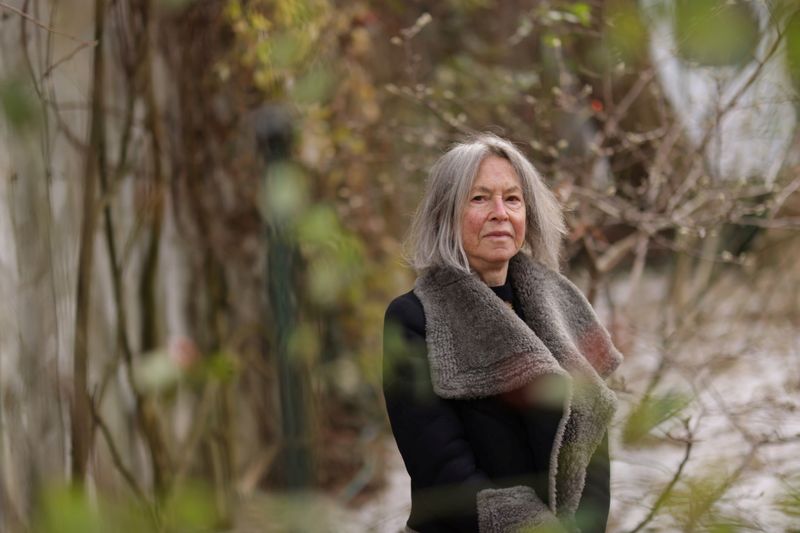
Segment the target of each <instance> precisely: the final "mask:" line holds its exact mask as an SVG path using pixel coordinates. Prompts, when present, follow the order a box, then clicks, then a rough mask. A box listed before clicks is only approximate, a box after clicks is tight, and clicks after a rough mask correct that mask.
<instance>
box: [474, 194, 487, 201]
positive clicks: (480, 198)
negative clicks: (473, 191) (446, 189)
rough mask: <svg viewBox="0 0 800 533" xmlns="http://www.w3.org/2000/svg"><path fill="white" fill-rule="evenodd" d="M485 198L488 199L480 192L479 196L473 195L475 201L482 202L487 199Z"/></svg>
mask: <svg viewBox="0 0 800 533" xmlns="http://www.w3.org/2000/svg"><path fill="white" fill-rule="evenodd" d="M485 199H486V197H485V196H483V195H482V194H479V195H477V196H473V197H472V201H473V202H482V201H483V200H485Z"/></svg>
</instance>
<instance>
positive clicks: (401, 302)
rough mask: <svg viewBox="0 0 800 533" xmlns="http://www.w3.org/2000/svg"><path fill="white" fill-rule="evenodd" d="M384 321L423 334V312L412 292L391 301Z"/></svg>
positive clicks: (420, 304)
mask: <svg viewBox="0 0 800 533" xmlns="http://www.w3.org/2000/svg"><path fill="white" fill-rule="evenodd" d="M384 321H385V322H386V323H388V322H395V323H397V324H400V325H401V326H403V327H404V328H406V329H410V330H412V331H414V332H416V333H419V334H421V335H424V334H425V310H424V309H423V307H422V302H420V300H419V298H417V295H416V294H414V291H413V290H411V291H408V292H407V293H405V294H401V295H400V296H398V297H397V298H395V299H394V300H392V301H391V303H390V304H389V307H388V308H387V309H386V315H385V316H384Z"/></svg>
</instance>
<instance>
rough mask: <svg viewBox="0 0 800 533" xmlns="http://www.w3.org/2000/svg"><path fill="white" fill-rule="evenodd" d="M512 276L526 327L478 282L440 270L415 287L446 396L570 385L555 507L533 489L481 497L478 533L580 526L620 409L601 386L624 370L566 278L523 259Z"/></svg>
mask: <svg viewBox="0 0 800 533" xmlns="http://www.w3.org/2000/svg"><path fill="white" fill-rule="evenodd" d="M508 276H509V278H510V281H511V286H512V288H513V290H514V294H515V296H516V299H517V301H518V302H519V305H520V306H521V309H520V310H521V312H522V315H523V316H524V317H525V322H523V321H522V320H521V319H520V318H519V316H517V314H516V313H515V312H514V311H513V310H512V309H509V308H508V307H507V306H506V305H505V304H504V303H503V301H502V300H500V298H497V297H496V295H495V294H494V293H493V292H492V290H491V289H490V288H489V287H488V286H487V285H486V284H485V283H483V282H482V281H481V280H480V279H479V278H478V277H477V276H476V275H474V274H472V275H471V274H467V273H465V272H461V271H458V270H456V269H453V268H449V267H435V268H431V269H428V270H426V271H425V272H423V273H422V275H420V277H419V278H418V279H417V282H416V284H415V287H414V293H415V294H416V295H417V297H418V298H419V299H420V301H421V302H422V305H423V308H424V310H425V320H426V341H427V345H428V359H429V361H430V369H431V381H432V383H433V388H434V391H435V392H436V394H437V395H439V396H440V397H442V398H448V399H468V398H481V397H486V396H493V395H497V394H502V393H505V392H509V391H512V390H515V389H518V388H520V387H522V386H524V385H526V384H530V383H531V382H533V381H534V380H537V379H539V378H543V377H547V376H558V377H560V378H562V379H563V381H564V382H565V383H566V384H567V394H566V397H565V399H564V407H563V413H564V414H563V417H562V419H561V422H560V424H559V426H558V431H557V433H556V439H555V442H554V443H553V452H552V456H551V458H550V472H549V489H548V490H549V507H548V506H546V505H544V504H543V503H542V502H541V500H539V499H538V497H536V494H535V493H534V492H533V490H532V489H531V488H530V487H526V486H518V487H511V488H506V489H486V490H482V491H480V492H479V493H478V501H477V507H478V516H479V525H480V530H481V531H482V532H491V533H501V532H506V531H515V530H517V529H520V528H526V527H536V526H539V525H543V524H552V525H557V524H558V523H559V519H560V523H561V524H562V525H568V524H570V523H571V522H572V521H573V519H574V514H575V511H576V510H577V508H578V504H579V503H580V499H581V494H582V492H583V487H584V483H585V478H586V467H587V466H588V464H589V459H590V458H591V457H592V455H593V454H594V452H595V450H596V448H597V446H598V445H599V444H600V442H601V440H602V438H603V435H604V433H605V431H606V428H607V426H608V424H609V422H610V421H611V418H612V416H613V414H614V410H615V408H616V398H615V396H614V393H613V392H612V391H611V390H610V389H609V388H608V387H607V386H606V384H605V382H604V378H605V377H607V376H608V375H609V374H610V373H611V372H613V371H614V369H615V368H616V367H617V366H618V365H619V364H620V363H621V361H622V355H621V354H620V353H619V351H617V349H616V348H615V347H614V345H613V344H612V342H611V338H610V336H609V334H608V332H607V331H606V330H605V328H604V327H603V326H602V325H601V324H600V322H599V321H598V319H597V316H596V315H595V313H594V311H593V310H592V308H591V306H590V304H589V302H588V301H587V300H586V298H585V297H584V296H583V294H581V292H580V291H579V290H578V289H577V287H575V285H573V284H572V282H570V281H569V280H568V279H567V278H565V277H564V276H562V275H561V274H559V273H558V272H555V271H554V270H551V269H549V268H547V267H546V266H544V265H543V264H541V263H539V262H537V261H535V260H533V259H532V258H531V257H530V256H528V255H526V254H524V253H519V254H517V255H516V256H515V257H514V258H512V259H511V262H510V264H509V269H508ZM556 517H558V518H556Z"/></svg>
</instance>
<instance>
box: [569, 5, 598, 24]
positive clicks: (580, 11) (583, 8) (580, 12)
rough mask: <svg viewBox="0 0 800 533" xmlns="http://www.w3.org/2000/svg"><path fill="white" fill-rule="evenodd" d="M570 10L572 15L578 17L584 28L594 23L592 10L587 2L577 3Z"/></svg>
mask: <svg viewBox="0 0 800 533" xmlns="http://www.w3.org/2000/svg"><path fill="white" fill-rule="evenodd" d="M568 9H569V12H570V13H572V14H573V15H575V16H576V17H578V21H579V22H580V23H581V24H582V25H583V26H588V25H589V24H591V23H592V8H591V7H590V6H589V4H587V3H586V2H575V3H574V4H572V5H571V6H569V8H568Z"/></svg>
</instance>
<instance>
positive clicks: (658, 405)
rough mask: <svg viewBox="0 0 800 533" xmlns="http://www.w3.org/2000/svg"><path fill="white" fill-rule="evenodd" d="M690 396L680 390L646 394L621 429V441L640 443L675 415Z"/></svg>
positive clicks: (687, 403)
mask: <svg viewBox="0 0 800 533" xmlns="http://www.w3.org/2000/svg"><path fill="white" fill-rule="evenodd" d="M690 403H691V398H690V397H689V396H687V395H685V394H682V393H680V392H667V393H663V394H658V393H654V394H648V395H645V396H644V397H643V398H642V399H641V401H640V402H639V403H638V404H637V405H636V406H635V407H634V408H633V410H632V411H631V413H630V414H629V415H628V418H627V420H626V421H625V426H624V428H623V430H622V441H623V442H624V443H625V444H628V445H635V444H641V443H642V441H643V440H644V439H645V438H646V437H647V436H648V435H650V434H651V432H652V431H653V430H654V429H655V428H657V427H658V426H660V425H661V424H663V423H664V422H666V421H668V420H671V419H673V418H675V417H677V416H678V415H679V414H680V413H681V412H682V411H683V410H684V409H685V408H686V407H687V406H689V404H690Z"/></svg>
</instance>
